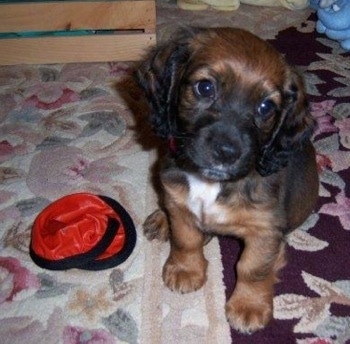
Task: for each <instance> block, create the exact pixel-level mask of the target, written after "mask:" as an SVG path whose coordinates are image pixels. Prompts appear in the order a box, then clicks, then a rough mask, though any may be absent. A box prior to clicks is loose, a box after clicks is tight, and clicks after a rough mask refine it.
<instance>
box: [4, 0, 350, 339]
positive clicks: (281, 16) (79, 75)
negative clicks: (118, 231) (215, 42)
mask: <svg viewBox="0 0 350 344" xmlns="http://www.w3.org/2000/svg"><path fill="white" fill-rule="evenodd" d="M157 17H158V19H157V22H158V26H157V27H158V40H159V41H162V40H166V39H167V38H168V37H169V36H170V35H171V33H172V32H173V30H175V29H176V28H177V27H178V26H179V25H180V26H182V25H188V24H192V25H197V26H218V25H220V26H240V27H244V28H246V29H249V30H251V31H253V32H254V33H256V34H259V35H260V36H262V37H263V38H265V39H268V40H270V41H271V43H272V44H273V45H274V46H275V47H276V48H278V49H279V50H280V51H281V52H282V53H283V54H285V55H286V58H287V59H288V60H289V61H290V62H291V63H292V64H295V65H296V66H297V67H298V68H299V69H300V70H301V71H302V72H303V73H304V76H305V78H306V81H307V88H308V94H309V97H310V101H311V109H312V113H313V115H314V116H315V118H317V120H318V124H319V126H318V129H317V132H316V134H315V137H314V141H315V146H316V149H317V153H318V167H319V171H320V179H321V188H320V199H319V202H318V205H317V209H316V211H315V213H314V214H312V215H311V216H310V218H309V219H308V221H307V222H306V223H305V224H304V225H303V226H302V227H301V228H299V229H298V230H296V231H295V232H294V233H293V234H291V235H290V236H289V238H288V256H289V264H288V265H287V267H286V268H285V269H284V270H283V272H282V274H281V282H280V283H279V284H278V285H277V286H276V297H275V300H274V306H275V309H274V320H273V321H272V323H271V325H270V326H268V327H267V328H266V329H265V330H262V331H259V332H257V333H255V334H253V335H250V336H249V335H240V334H238V333H237V332H236V331H230V329H229V326H228V325H227V322H226V320H225V315H224V303H225V297H226V295H229V294H230V293H231V292H232V290H233V287H234V283H235V280H234V264H235V262H236V259H237V256H238V255H239V250H240V246H239V243H237V241H235V240H234V239H231V238H220V239H215V240H212V241H211V242H210V244H209V245H208V246H207V247H206V252H205V253H206V256H207V258H208V260H209V276H208V282H207V284H206V285H205V287H204V288H202V289H201V290H199V291H197V292H195V293H192V294H188V295H178V294H176V293H172V292H170V291H169V290H167V289H166V288H164V287H163V285H162V281H161V277H160V275H161V268H162V264H163V262H164V260H165V258H166V256H167V252H168V249H169V248H168V245H167V244H159V243H157V242H152V243H150V242H148V241H146V240H145V239H144V238H143V236H142V230H141V224H142V222H143V220H144V219H145V217H146V216H147V214H148V213H149V212H150V211H152V210H153V209H154V208H156V206H157V205H156V203H157V201H156V196H155V194H154V191H153V189H152V183H151V175H152V174H151V172H152V171H151V168H152V163H153V161H154V155H155V150H154V144H157V143H159V142H158V141H157V140H156V139H155V138H154V137H153V136H152V134H151V133H150V131H149V128H148V127H147V123H146V121H145V118H144V117H143V114H144V113H145V108H144V106H145V104H144V102H143V99H142V98H141V97H140V93H139V91H138V90H137V88H135V86H134V85H133V84H132V83H130V82H129V78H130V76H131V74H132V64H131V63H124V62H111V63H91V64H65V65H36V66H24V65H23V66H12V67H0V104H1V106H0V223H1V225H0V342H1V343H4V344H7V343H8V344H16V343H21V344H22V343H26V344H31V343H33V344H38V343H43V344H48V343H65V344H73V343H74V344H75V343H93V344H94V343H111V344H112V343H150V344H156V343H166V344H168V343H169V344H171V343H176V344H179V343H183V344H185V343H186V344H189V343H198V342H202V343H208V344H216V343H218V344H225V343H258V344H263V343H264V344H271V343H272V344H274V343H278V344H280V343H283V344H289V343H298V344H306V343H308V344H309V343H310V344H311V343H317V344H321V343H322V344H328V343H329V344H331V343H334V344H335V343H337V344H343V343H350V268H349V264H350V263H349V262H350V258H349V252H350V54H349V53H346V52H344V51H343V50H341V49H340V48H339V45H338V43H337V42H334V41H331V40H329V39H327V38H326V37H324V36H322V35H318V34H317V33H315V20H316V17H315V15H314V14H313V13H312V12H311V11H310V10H305V11H297V12H291V11H288V10H286V9H282V8H268V7H255V6H247V5H241V7H240V8H239V10H238V11H236V12H218V11H215V10H211V9H209V10H206V11H201V12H187V11H182V10H179V9H178V8H177V7H176V5H175V4H174V3H171V2H170V3H158V9H157ZM80 191H88V192H91V193H94V194H103V195H106V196H109V197H111V198H114V199H116V200H118V201H119V202H120V203H121V204H122V205H123V206H124V207H125V208H126V209H127V210H128V212H129V213H130V215H131V217H132V218H133V220H134V222H135V225H136V228H137V232H138V236H137V245H136V248H135V250H134V252H133V254H132V256H131V257H130V258H129V259H128V260H127V261H126V262H124V263H123V264H121V265H119V266H117V267H115V268H112V269H109V270H104V271H98V272H96V271H95V272H91V271H90V272H89V271H83V270H77V269H75V270H74V269H72V270H67V271H50V270H44V269H41V268H39V267H38V266H36V265H35V264H34V263H33V262H32V260H31V259H30V256H29V254H28V252H29V242H30V235H31V227H32V224H33V221H34V219H35V218H36V216H37V214H38V213H39V212H40V211H41V210H42V209H43V208H44V207H46V206H47V205H48V204H50V203H51V202H53V201H54V200H56V199H58V198H60V197H62V196H64V195H68V194H72V193H74V192H80ZM305 192H307V190H305ZM225 291H226V293H225Z"/></svg>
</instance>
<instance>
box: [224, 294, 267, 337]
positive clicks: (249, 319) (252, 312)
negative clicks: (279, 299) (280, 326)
mask: <svg viewBox="0 0 350 344" xmlns="http://www.w3.org/2000/svg"><path fill="white" fill-rule="evenodd" d="M254 297H256V299H254ZM226 317H227V320H228V321H229V323H230V325H231V326H232V327H233V328H234V329H236V330H237V331H239V332H242V333H247V334H249V333H252V332H255V331H257V330H260V329H262V328H264V327H265V326H266V325H267V324H268V323H269V321H270V320H271V319H272V300H271V302H269V301H267V300H261V299H259V296H256V295H255V296H254V295H253V296H252V297H251V298H248V297H247V296H242V295H240V294H238V293H237V294H234V295H233V296H232V297H231V298H230V300H229V301H228V302H227V304H226Z"/></svg>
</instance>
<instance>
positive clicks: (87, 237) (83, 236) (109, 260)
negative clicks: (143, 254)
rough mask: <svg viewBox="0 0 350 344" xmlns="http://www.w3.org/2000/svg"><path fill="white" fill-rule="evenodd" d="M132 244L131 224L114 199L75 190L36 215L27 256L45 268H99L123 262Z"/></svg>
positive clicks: (133, 235) (134, 239)
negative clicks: (74, 192)
mask: <svg viewBox="0 0 350 344" xmlns="http://www.w3.org/2000/svg"><path fill="white" fill-rule="evenodd" d="M135 244H136V231H135V226H134V223H133V221H132V219H131V217H130V216H129V214H128V213H127V212H126V210H125V209H124V208H123V207H122V206H121V205H120V204H119V203H118V202H116V201H115V200H113V199H111V198H109V197H105V196H97V195H92V194H89V193H78V194H73V195H69V196H65V197H62V198H61V199H59V200H57V201H55V202H53V203H52V204H50V205H49V206H47V207H46V208H45V209H44V210H43V211H42V212H41V213H40V214H39V215H38V217H37V218H36V219H35V222H34V225H33V228H32V238H31V243H30V255H31V257H32V259H33V261H34V262H35V263H36V264H37V265H39V266H40V267H42V268H45V269H50V270H66V269H71V268H79V269H85V270H102V269H108V268H111V267H114V266H116V265H119V264H121V263H122V262H124V261H125V260H126V259H127V258H128V257H129V256H130V254H131V253H132V251H133V249H134V247H135Z"/></svg>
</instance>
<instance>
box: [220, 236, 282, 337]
mask: <svg viewBox="0 0 350 344" xmlns="http://www.w3.org/2000/svg"><path fill="white" fill-rule="evenodd" d="M284 264H285V259H284V243H283V241H282V240H281V238H280V237H278V238H275V237H259V238H256V237H251V238H250V237H249V238H246V240H245V248H244V251H243V254H242V256H241V258H240V260H239V262H238V264H237V284H236V287H235V290H234V292H233V294H232V296H231V298H230V299H229V301H228V302H227V304H226V315H227V318H228V320H229V322H230V324H231V326H232V327H234V328H235V329H236V330H238V331H240V332H243V333H251V332H254V331H256V330H259V329H261V328H263V327H265V325H267V323H268V322H269V321H270V320H271V318H272V313H273V309H272V308H273V296H274V283H276V282H277V281H278V278H277V273H278V271H279V270H280V269H281V268H282V267H283V266H284Z"/></svg>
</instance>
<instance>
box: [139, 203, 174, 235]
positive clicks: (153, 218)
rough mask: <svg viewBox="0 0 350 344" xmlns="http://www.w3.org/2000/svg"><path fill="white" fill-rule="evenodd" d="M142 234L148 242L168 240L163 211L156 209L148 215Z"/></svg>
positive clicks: (167, 229) (167, 228) (167, 227)
mask: <svg viewBox="0 0 350 344" xmlns="http://www.w3.org/2000/svg"><path fill="white" fill-rule="evenodd" d="M143 233H144V234H145V236H146V238H147V239H148V240H154V239H157V240H159V241H167V240H168V238H169V224H168V218H167V216H166V214H165V213H164V211H162V210H160V209H158V210H156V211H155V212H153V213H152V214H151V215H149V216H148V217H147V219H146V221H145V223H144V224H143Z"/></svg>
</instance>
